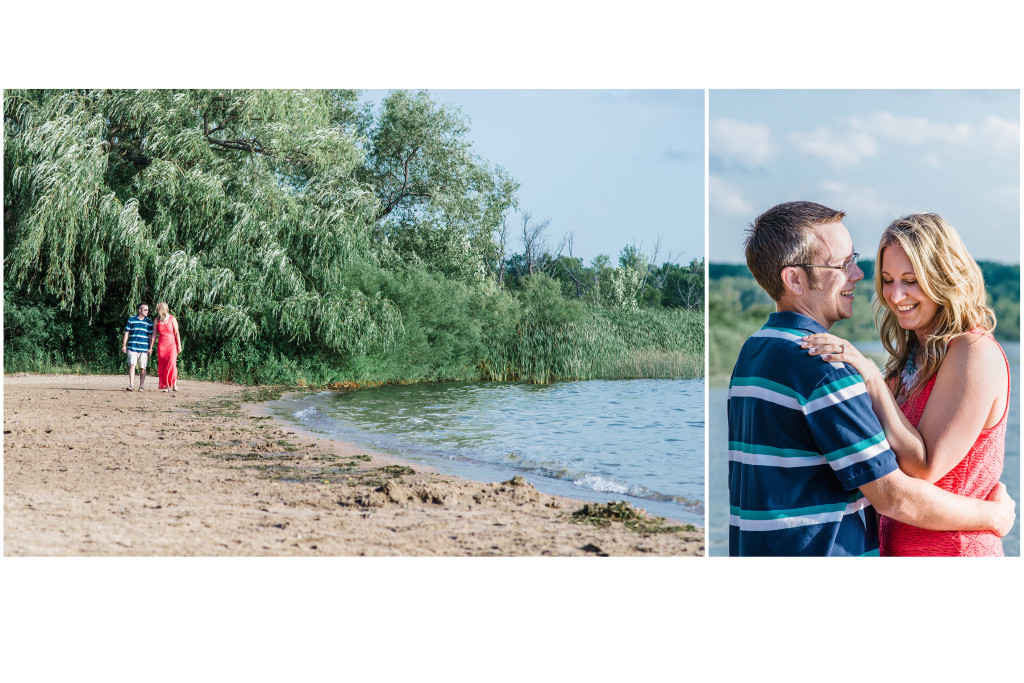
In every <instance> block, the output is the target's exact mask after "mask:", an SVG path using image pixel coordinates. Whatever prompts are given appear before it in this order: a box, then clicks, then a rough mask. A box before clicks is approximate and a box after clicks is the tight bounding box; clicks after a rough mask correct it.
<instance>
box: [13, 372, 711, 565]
mask: <svg viewBox="0 0 1024 683" xmlns="http://www.w3.org/2000/svg"><path fill="white" fill-rule="evenodd" d="M126 384H127V381H126V378H125V377H122V376H97V375H87V376H76V375H24V374H17V375H8V376H5V377H4V380H3V393H4V435H3V457H4V555H7V556H118V555H124V556H353V555H378V556H380V555H384V556H387V555H390V556H539V555H551V556H572V555H577V556H605V555H609V556H638V555H640V556H644V555H657V556H677V555H690V556H703V555H704V546H705V540H704V530H703V529H696V530H693V529H692V527H691V528H690V529H689V530H687V529H686V528H684V527H679V526H674V525H673V524H672V523H671V522H665V523H662V524H660V525H659V524H658V523H657V522H651V521H650V519H649V518H641V519H639V520H634V521H630V522H627V523H624V522H623V521H622V519H621V518H613V519H607V518H600V519H595V518H594V517H593V516H591V517H589V518H586V519H583V520H581V519H580V517H579V516H578V515H577V516H574V515H573V513H574V512H577V511H579V510H581V509H582V508H583V507H584V505H585V503H584V502H583V501H578V500H572V499H568V498H561V497H556V496H551V495H547V494H543V493H539V492H538V491H536V489H534V487H533V486H532V485H531V484H529V483H526V482H524V481H522V480H510V481H508V482H494V483H478V482H473V481H469V480H465V479H459V478H456V477H452V476H449V475H441V474H438V473H436V472H431V471H428V470H427V468H425V467H423V466H422V465H420V464H418V463H416V464H411V463H406V462H403V461H400V460H397V459H394V458H390V457H388V456H384V455H381V454H378V453H373V452H371V451H367V450H366V449H365V448H362V447H358V446H355V445H352V444H347V443H343V442H339V441H335V440H330V439H325V438H318V437H316V436H315V435H310V434H304V433H300V432H298V431H296V430H295V429H294V428H293V427H291V426H289V425H286V424H283V423H278V422H277V421H275V420H274V419H272V418H271V417H268V416H267V415H266V414H265V413H264V412H263V411H261V409H260V407H259V406H258V405H247V404H245V401H247V400H249V401H252V400H262V399H261V398H260V397H259V396H258V394H256V393H254V392H253V391H251V390H247V389H246V388H245V387H241V386H235V385H230V384H221V383H214V382H194V381H187V380H183V381H181V382H180V383H179V388H180V389H181V391H179V392H178V393H176V394H166V393H163V392H160V391H159V390H158V389H157V383H156V381H155V378H153V377H151V378H149V381H147V385H148V386H147V388H146V391H145V392H141V393H140V392H127V391H125V385H126ZM595 507H598V506H591V511H593V510H594V508H595ZM601 508H603V509H600V510H598V511H599V512H608V511H609V510H608V508H606V507H605V506H601ZM625 512H626V513H627V516H628V513H629V512H630V511H629V510H626V511H625ZM602 524H603V525H604V526H600V525H602ZM627 525H628V526H627ZM665 526H672V527H673V528H672V529H670V530H667V531H666V530H664V527H665Z"/></svg>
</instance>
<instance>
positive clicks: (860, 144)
mask: <svg viewBox="0 0 1024 683" xmlns="http://www.w3.org/2000/svg"><path fill="white" fill-rule="evenodd" d="M789 137H790V140H792V141H793V144H795V145H796V147H797V149H798V150H800V151H801V152H803V153H804V154H806V155H808V156H811V157H815V158H817V159H821V160H823V161H827V162H828V163H830V164H832V166H834V167H837V168H838V167H840V166H850V165H856V164H859V163H860V162H861V161H863V160H864V159H866V158H868V157H873V156H875V155H876V154H878V145H876V144H875V139H874V137H872V136H871V135H869V134H868V133H863V132H849V133H845V134H842V135H840V134H838V133H836V132H834V131H832V130H831V129H830V128H826V127H825V126H818V127H817V128H815V129H814V131H812V132H810V133H791V134H790V136H789Z"/></svg>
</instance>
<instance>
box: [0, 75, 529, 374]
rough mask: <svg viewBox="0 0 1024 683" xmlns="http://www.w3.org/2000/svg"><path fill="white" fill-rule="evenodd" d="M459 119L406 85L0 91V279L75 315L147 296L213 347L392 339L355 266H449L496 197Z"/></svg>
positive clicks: (492, 179)
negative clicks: (379, 96)
mask: <svg viewBox="0 0 1024 683" xmlns="http://www.w3.org/2000/svg"><path fill="white" fill-rule="evenodd" d="M407 103H412V104H413V105H415V106H405V105H406V104H407ZM460 121H461V119H460V117H459V116H457V115H454V114H452V113H451V112H449V111H448V110H446V109H445V108H443V107H439V106H437V105H436V103H434V102H432V101H431V100H430V98H429V96H427V95H425V94H422V93H421V94H419V95H408V94H405V93H393V94H392V95H391V96H390V97H389V98H388V99H387V100H386V101H385V103H384V106H383V110H382V112H381V114H380V116H379V117H378V116H376V115H375V114H374V113H373V112H372V111H370V110H367V109H366V108H362V109H361V108H360V107H359V106H358V97H357V93H355V92H352V91H259V90H255V91H254V90H211V91H194V90H193V91H119V90H79V91H7V92H5V98H4V142H5V152H4V155H5V158H4V175H5V178H4V179H5V185H4V188H5V191H4V217H5V218H4V226H5V228H4V232H5V234H4V237H5V254H4V263H5V275H6V279H7V282H6V285H7V288H8V289H9V290H13V291H15V292H18V293H20V294H21V295H23V296H25V297H28V298H30V299H32V298H35V299H38V300H46V301H49V302H52V303H53V304H54V305H56V306H57V307H59V308H61V309H64V310H68V311H71V310H73V311H76V312H81V313H83V314H85V315H86V316H88V317H89V318H90V319H92V318H93V317H97V316H98V317H100V318H103V317H104V315H105V317H106V318H107V319H108V320H114V319H117V318H118V317H119V316H121V315H123V314H124V313H126V312H127V311H129V310H131V309H133V308H134V303H133V302H136V301H138V300H141V299H146V300H149V301H153V300H156V299H164V300H167V301H168V302H169V303H170V304H171V307H172V309H174V310H176V311H179V312H182V313H185V314H186V315H187V319H188V322H189V326H190V331H191V333H192V334H193V335H194V336H195V337H196V338H197V339H202V340H205V341H207V342H209V343H210V344H217V343H219V342H222V341H226V340H235V341H238V340H241V341H251V340H255V339H259V340H261V341H264V342H267V343H270V344H274V345H278V346H279V347H286V346H288V345H295V344H300V345H302V347H303V349H304V350H305V351H307V352H313V353H329V354H334V355H335V356H338V355H340V356H346V355H348V354H353V353H364V352H366V351H367V350H370V349H387V348H389V347H393V346H394V344H395V341H396V339H398V338H399V337H400V336H401V334H402V330H403V322H402V320H403V319H402V315H401V312H400V311H399V310H398V308H397V307H396V306H395V304H394V303H392V302H391V301H389V300H388V299H387V298H386V297H385V296H383V295H382V293H381V292H380V291H375V290H374V289H373V288H372V287H371V288H367V287H366V286H364V283H365V280H363V279H360V278H358V277H353V275H352V273H354V272H359V271H360V269H364V270H365V269H366V268H371V269H372V268H382V267H385V268H392V267H397V266H401V265H402V264H403V263H406V262H409V261H414V262H422V263H426V264H427V265H434V266H436V269H437V270H439V271H441V272H450V273H451V274H455V275H460V276H465V275H466V274H467V272H469V271H472V270H473V269H474V268H475V267H478V264H479V262H481V257H480V256H479V253H478V252H479V250H478V249H477V248H476V247H475V246H474V245H475V244H479V243H481V242H482V241H484V240H486V239H487V238H488V236H489V234H490V232H492V231H493V228H494V226H497V225H498V224H499V223H500V220H501V217H500V214H501V213H502V212H504V210H505V209H506V208H507V207H508V206H509V205H510V203H511V202H512V201H513V193H514V190H515V186H514V183H513V182H512V181H511V180H510V179H508V178H507V177H505V176H504V174H503V172H502V171H501V170H500V169H498V170H496V171H491V170H490V169H489V168H488V167H487V166H486V164H484V163H483V162H482V161H480V160H479V159H477V158H476V157H474V156H473V155H472V154H471V153H470V152H469V146H468V143H467V142H466V141H465V129H464V128H463V127H461V126H462V124H461V123H460ZM400 171H401V172H402V173H407V174H408V177H407V178H406V180H407V182H406V183H405V185H404V186H402V185H401V184H400V183H398V181H396V178H397V177H398V175H397V174H399V172H400ZM410 236H413V237H414V238H411V237H410ZM389 237H395V238H396V239H394V240H391V239H388V238H389ZM410 245H412V246H411V247H410ZM452 245H455V247H454V248H453V247H452ZM448 252H451V253H448Z"/></svg>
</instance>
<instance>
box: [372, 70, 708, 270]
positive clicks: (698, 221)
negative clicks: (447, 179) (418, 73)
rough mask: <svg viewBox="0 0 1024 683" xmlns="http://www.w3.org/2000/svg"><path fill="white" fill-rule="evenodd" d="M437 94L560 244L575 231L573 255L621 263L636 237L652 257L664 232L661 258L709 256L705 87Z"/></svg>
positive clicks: (376, 97)
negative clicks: (459, 113)
mask: <svg viewBox="0 0 1024 683" xmlns="http://www.w3.org/2000/svg"><path fill="white" fill-rule="evenodd" d="M431 93H432V94H433V95H434V97H435V98H436V99H437V100H438V101H439V102H442V103H446V104H450V105H454V106H457V107H459V108H460V109H461V110H462V113H463V114H465V115H466V116H467V117H468V118H469V119H470V138H471V140H472V141H473V148H474V150H475V152H476V153H477V154H478V155H480V156H481V157H483V158H484V159H486V160H487V161H488V162H490V164H491V165H492V166H493V165H500V166H503V167H505V169H506V170H508V171H509V173H510V174H511V175H512V177H514V178H515V179H516V180H518V181H519V183H520V185H521V187H520V190H519V206H520V208H521V209H525V210H528V211H532V212H533V216H534V217H535V218H537V219H545V218H550V219H551V227H550V230H549V241H550V243H551V244H552V246H555V245H557V243H558V241H559V240H560V239H561V237H562V235H564V234H565V233H569V232H571V233H573V255H574V256H578V257H582V258H583V259H584V261H585V262H587V263H589V262H590V261H591V260H592V259H593V258H594V257H595V256H597V255H598V254H607V255H608V256H610V257H611V259H612V262H613V263H614V262H616V260H617V258H618V255H619V252H621V251H622V248H623V247H625V246H627V245H630V244H634V245H636V246H639V247H642V249H643V251H644V252H645V253H647V254H648V255H651V253H652V250H653V247H654V244H655V241H656V240H657V239H658V237H659V236H660V237H661V250H660V252H659V258H658V261H659V263H660V262H662V261H664V260H666V258H667V257H668V256H669V253H670V252H671V256H672V259H673V260H675V261H677V262H679V263H689V262H690V260H691V259H693V258H701V257H703V256H704V92H703V91H702V90H432V91H431ZM363 94H364V97H365V98H367V99H370V100H371V101H374V102H379V101H380V100H381V99H383V97H384V96H385V95H386V94H387V91H381V90H366V91H364V93H363ZM513 223H515V217H513ZM512 248H513V249H514V250H515V251H520V250H521V248H522V243H521V240H519V239H518V237H516V238H515V239H514V240H513V243H512Z"/></svg>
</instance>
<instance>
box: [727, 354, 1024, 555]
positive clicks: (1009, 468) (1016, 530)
mask: <svg viewBox="0 0 1024 683" xmlns="http://www.w3.org/2000/svg"><path fill="white" fill-rule="evenodd" d="M1001 344H1002V346H1003V349H1004V350H1005V351H1006V359H1007V360H1008V361H1009V363H1010V412H1009V414H1008V415H1007V417H1006V452H1005V455H1004V464H1003V476H1002V477H1000V481H1002V482H1003V483H1004V484H1006V489H1007V491H1008V492H1009V494H1010V496H1011V497H1012V498H1013V499H1014V500H1015V501H1017V521H1016V522H1015V523H1014V525H1013V529H1012V530H1011V531H1010V533H1009V534H1007V535H1006V536H1005V537H1004V538H1003V554H1005V555H1006V556H1008V557H1018V556H1019V555H1020V517H1021V506H1022V502H1021V499H1020V344H1019V343H1009V342H1001ZM857 346H858V347H859V348H861V349H862V350H863V351H865V352H868V353H881V352H882V345H881V344H877V345H876V347H877V348H876V347H873V346H872V345H870V344H858V345H857ZM727 400H728V389H725V388H718V387H715V388H712V389H711V391H710V395H709V397H708V404H709V405H708V414H709V416H710V419H709V424H708V427H709V430H708V450H709V459H710V462H709V463H708V478H709V484H708V487H709V491H708V495H709V496H710V497H711V505H710V509H709V511H708V540H709V546H708V548H709V550H708V554H709V555H711V556H723V555H728V554H729V488H728V486H729V485H728V476H729V453H728V448H727V446H726V444H727V441H728V438H727V429H728V423H727V419H726V417H727V416H726V402H727Z"/></svg>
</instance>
